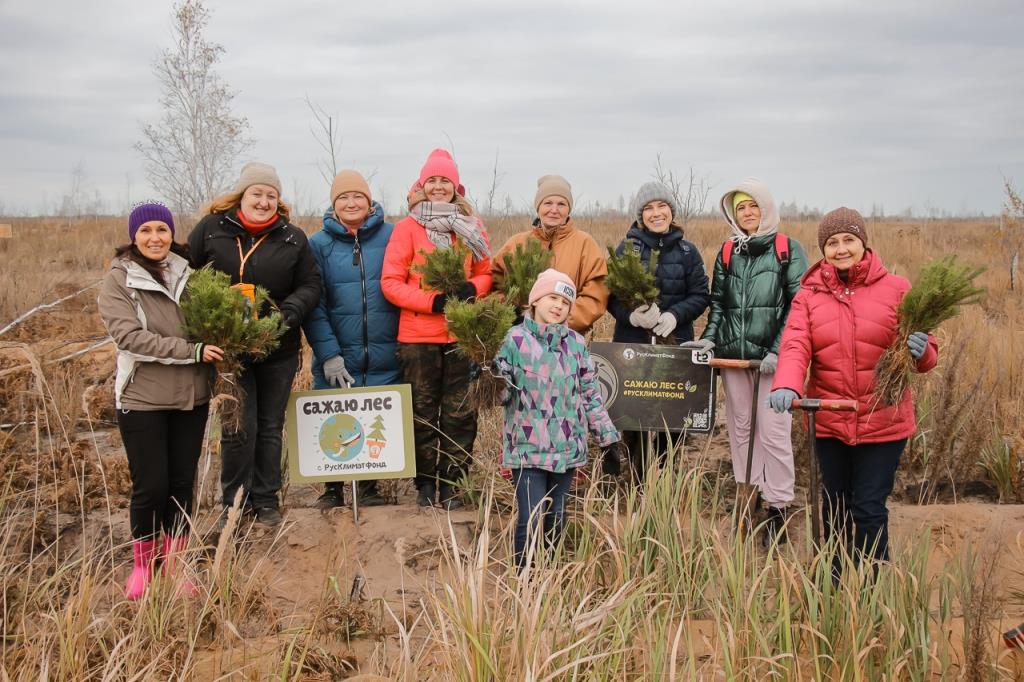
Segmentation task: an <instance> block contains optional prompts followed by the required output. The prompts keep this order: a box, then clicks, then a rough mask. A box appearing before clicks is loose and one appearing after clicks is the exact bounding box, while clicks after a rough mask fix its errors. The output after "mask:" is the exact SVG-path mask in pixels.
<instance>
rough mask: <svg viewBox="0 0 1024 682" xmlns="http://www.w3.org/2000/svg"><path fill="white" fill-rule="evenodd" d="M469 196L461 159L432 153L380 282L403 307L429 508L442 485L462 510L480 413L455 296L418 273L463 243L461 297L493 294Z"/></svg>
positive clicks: (402, 333) (402, 350) (406, 367)
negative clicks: (471, 397) (456, 332)
mask: <svg viewBox="0 0 1024 682" xmlns="http://www.w3.org/2000/svg"><path fill="white" fill-rule="evenodd" d="M464 194H465V190H464V189H463V187H462V185H461V184H459V169H458V166H456V165H455V160H454V159H452V157H451V155H450V154H449V153H448V152H446V151H445V150H443V149H435V150H434V151H432V152H431V153H430V156H429V157H427V162H426V163H425V164H424V165H423V168H422V169H421V170H420V176H419V179H418V180H417V181H416V183H415V184H413V186H412V190H411V191H410V194H409V215H408V216H407V217H406V218H404V219H402V220H400V221H398V222H397V223H396V224H395V230H394V232H393V233H392V234H391V240H390V241H389V242H388V246H387V250H386V251H385V252H384V268H383V272H382V274H381V280H380V285H381V290H382V291H383V292H384V297H385V298H386V299H388V300H389V301H391V302H392V303H394V304H395V305H396V306H398V307H399V308H400V309H401V314H400V316H399V319H398V360H399V364H400V365H401V368H402V374H403V377H404V380H405V381H406V382H407V383H409V384H412V402H413V413H414V414H415V417H416V422H415V437H416V489H417V491H418V494H417V499H416V501H417V503H418V504H419V505H420V506H421V507H430V506H433V505H434V504H435V502H436V501H437V500H436V499H435V498H436V495H437V492H438V483H440V494H441V497H440V502H441V504H442V505H444V506H445V508H447V509H454V508H457V507H460V506H462V503H461V502H460V501H459V500H458V498H457V497H456V495H455V489H454V484H455V483H456V482H457V481H458V480H459V479H460V478H462V477H463V476H464V475H465V474H466V472H467V470H468V468H469V456H470V454H471V453H472V452H473V441H474V440H476V410H475V409H474V407H473V405H471V404H470V402H469V401H468V400H467V399H466V394H467V392H468V391H469V381H470V363H469V360H468V359H467V358H466V356H465V355H463V354H462V353H459V352H457V351H456V348H455V337H453V336H452V335H451V334H450V333H449V331H448V323H447V321H446V320H445V317H444V305H445V303H446V302H447V301H448V298H449V296H448V295H446V294H443V293H439V292H436V291H430V290H427V289H424V287H423V286H422V284H421V282H420V280H421V278H420V275H419V274H417V273H416V272H413V271H412V266H413V265H416V264H418V263H423V262H424V253H430V252H432V251H434V250H435V249H448V248H452V247H453V246H455V245H456V244H458V243H461V244H462V245H463V246H465V247H466V249H467V250H468V251H469V255H468V256H467V257H466V264H465V271H466V283H465V284H464V285H463V287H462V289H461V290H459V291H458V292H457V293H456V294H454V295H453V296H454V297H457V298H459V299H460V300H469V299H472V298H475V297H477V296H484V295H485V294H487V293H488V292H489V291H490V289H491V255H490V244H489V242H488V239H487V232H486V231H485V230H484V225H483V223H482V222H480V220H479V219H478V218H476V217H475V216H474V215H473V209H472V207H471V206H470V205H469V202H468V201H466V199H465V197H464Z"/></svg>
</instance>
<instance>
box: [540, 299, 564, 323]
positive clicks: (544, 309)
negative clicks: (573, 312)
mask: <svg viewBox="0 0 1024 682" xmlns="http://www.w3.org/2000/svg"><path fill="white" fill-rule="evenodd" d="M569 308H570V305H569V301H567V300H566V299H564V298H562V297H561V296H559V295H558V294H545V295H544V296H543V297H542V298H540V299H538V301H537V302H536V303H534V304H533V319H535V320H536V321H537V322H540V323H541V324H561V323H562V322H565V321H566V320H567V319H569Z"/></svg>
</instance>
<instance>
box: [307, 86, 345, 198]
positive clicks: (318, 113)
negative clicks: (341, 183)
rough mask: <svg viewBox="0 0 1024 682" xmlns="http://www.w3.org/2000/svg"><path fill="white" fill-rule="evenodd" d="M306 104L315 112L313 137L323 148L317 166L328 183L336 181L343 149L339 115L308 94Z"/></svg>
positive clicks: (312, 126)
mask: <svg viewBox="0 0 1024 682" xmlns="http://www.w3.org/2000/svg"><path fill="white" fill-rule="evenodd" d="M306 106H307V107H309V111H310V112H311V113H312V114H313V121H314V124H313V125H311V126H310V127H309V132H310V133H312V134H313V139H314V140H316V143H317V144H318V145H320V149H322V150H323V153H324V156H323V158H320V159H317V162H316V168H317V170H318V171H320V177H322V178H323V179H324V182H326V183H327V184H328V185H329V184H331V183H332V182H334V176H336V175H337V174H338V151H339V150H340V149H341V129H340V126H339V125H338V121H337V117H336V116H332V115H331V114H328V113H327V111H326V110H325V109H324V108H323V107H322V106H320V105H319V104H317V103H316V102H314V101H313V100H311V99H310V98H309V95H306Z"/></svg>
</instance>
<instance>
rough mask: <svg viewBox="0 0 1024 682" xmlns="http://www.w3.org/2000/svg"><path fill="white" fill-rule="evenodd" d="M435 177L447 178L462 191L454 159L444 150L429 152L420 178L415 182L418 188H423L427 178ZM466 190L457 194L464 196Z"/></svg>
mask: <svg viewBox="0 0 1024 682" xmlns="http://www.w3.org/2000/svg"><path fill="white" fill-rule="evenodd" d="M435 175H440V176H441V177H442V178H448V179H449V180H451V181H452V184H453V185H455V186H456V187H457V188H460V189H462V184H461V183H460V182H459V167H458V166H456V165H455V159H453V158H452V155H451V154H449V153H448V152H447V151H445V150H444V149H435V150H434V151H432V152H430V156H428V157H427V162H426V163H425V164H423V168H421V169H420V177H419V179H418V180H417V182H418V183H419V185H420V187H423V185H425V184H426V183H427V179H428V178H432V177H434V176H435ZM465 193H466V190H465V189H462V191H461V192H459V194H462V195H465Z"/></svg>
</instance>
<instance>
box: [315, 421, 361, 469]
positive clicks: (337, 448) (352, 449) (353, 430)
mask: <svg viewBox="0 0 1024 682" xmlns="http://www.w3.org/2000/svg"><path fill="white" fill-rule="evenodd" d="M365 441H366V436H365V435H364V434H363V426H362V424H360V423H359V422H358V421H357V420H356V418H355V417H353V416H352V415H348V414H336V415H333V416H330V417H328V418H327V419H325V420H324V423H323V424H321V425H320V449H321V450H322V451H323V453H324V454H325V455H327V457H329V458H330V459H332V460H334V461H335V462H347V461H349V460H351V459H353V458H355V456H356V455H358V454H359V452H360V451H361V450H362V449H363V443H364V442H365Z"/></svg>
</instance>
